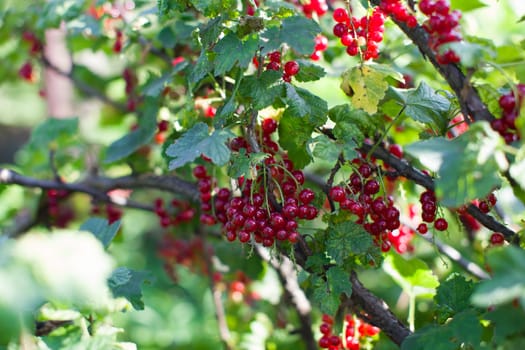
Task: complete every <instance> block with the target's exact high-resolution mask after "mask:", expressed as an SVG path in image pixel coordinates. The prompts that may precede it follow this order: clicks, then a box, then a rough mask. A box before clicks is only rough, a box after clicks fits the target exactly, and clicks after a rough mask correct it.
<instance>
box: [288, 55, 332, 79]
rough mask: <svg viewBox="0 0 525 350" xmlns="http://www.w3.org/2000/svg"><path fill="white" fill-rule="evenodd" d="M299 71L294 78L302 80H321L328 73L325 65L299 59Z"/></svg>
mask: <svg viewBox="0 0 525 350" xmlns="http://www.w3.org/2000/svg"><path fill="white" fill-rule="evenodd" d="M296 61H297V63H299V67H300V69H299V73H297V74H296V75H294V78H295V79H296V80H297V81H300V82H306V81H315V80H319V79H321V78H322V77H324V76H325V75H326V72H325V70H324V68H323V67H321V66H318V65H316V64H314V63H312V62H310V61H308V60H303V59H298V60H296Z"/></svg>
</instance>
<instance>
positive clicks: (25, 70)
mask: <svg viewBox="0 0 525 350" xmlns="http://www.w3.org/2000/svg"><path fill="white" fill-rule="evenodd" d="M22 40H23V41H25V42H26V43H28V44H29V45H30V46H29V55H30V56H37V55H39V54H40V53H41V52H42V48H43V45H42V42H41V41H40V40H39V39H38V38H37V37H36V35H35V34H34V33H32V32H24V33H23V34H22ZM18 76H19V77H20V78H22V79H24V80H25V81H27V82H30V83H34V82H35V81H36V75H35V72H34V70H33V64H32V63H31V61H30V60H28V61H26V62H25V63H24V64H23V65H22V66H21V67H20V69H19V70H18Z"/></svg>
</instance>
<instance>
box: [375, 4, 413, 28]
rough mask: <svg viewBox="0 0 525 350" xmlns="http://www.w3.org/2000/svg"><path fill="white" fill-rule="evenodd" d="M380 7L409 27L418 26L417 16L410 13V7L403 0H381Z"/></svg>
mask: <svg viewBox="0 0 525 350" xmlns="http://www.w3.org/2000/svg"><path fill="white" fill-rule="evenodd" d="M379 8H381V10H383V12H384V13H385V14H387V15H389V16H392V17H394V18H395V19H396V20H397V21H399V22H404V23H405V24H406V25H407V26H408V27H409V28H414V27H415V26H417V18H416V16H414V15H413V14H411V13H410V11H409V9H408V8H407V7H406V6H405V4H403V3H402V2H401V0H381V3H380V4H379Z"/></svg>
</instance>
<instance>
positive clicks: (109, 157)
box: [104, 97, 159, 163]
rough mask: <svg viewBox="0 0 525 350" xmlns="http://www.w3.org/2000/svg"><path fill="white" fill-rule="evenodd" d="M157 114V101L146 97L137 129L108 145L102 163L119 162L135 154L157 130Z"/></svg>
mask: <svg viewBox="0 0 525 350" xmlns="http://www.w3.org/2000/svg"><path fill="white" fill-rule="evenodd" d="M158 112H159V105H158V101H157V99H156V98H152V97H147V98H146V99H145V101H144V107H143V110H142V113H141V117H140V118H139V121H138V128H137V129H135V130H133V131H131V132H129V133H128V134H126V135H124V136H123V137H121V138H120V139H118V140H116V141H115V142H113V143H112V144H111V145H109V147H108V149H107V152H106V158H105V159H104V162H105V163H112V162H115V161H117V160H121V159H122V158H125V157H127V156H129V155H130V154H132V153H133V152H135V151H136V150H137V149H139V148H140V146H142V145H144V144H147V143H149V142H150V141H151V139H152V138H153V135H155V132H156V130H157V114H158Z"/></svg>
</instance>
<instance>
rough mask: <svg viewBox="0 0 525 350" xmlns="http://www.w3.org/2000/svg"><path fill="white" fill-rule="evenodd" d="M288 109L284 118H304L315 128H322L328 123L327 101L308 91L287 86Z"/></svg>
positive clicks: (286, 100) (290, 85)
mask: <svg viewBox="0 0 525 350" xmlns="http://www.w3.org/2000/svg"><path fill="white" fill-rule="evenodd" d="M285 88H286V99H285V102H286V103H287V104H288V108H287V109H286V110H285V112H284V116H291V117H304V118H306V119H307V120H308V123H309V124H311V125H313V126H321V125H323V124H324V123H325V122H326V117H327V113H328V104H327V103H326V101H325V100H323V99H322V98H320V97H319V96H316V95H314V94H312V93H311V92H309V91H308V90H306V89H303V88H300V87H295V86H293V85H292V84H288V83H287V84H285Z"/></svg>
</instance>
